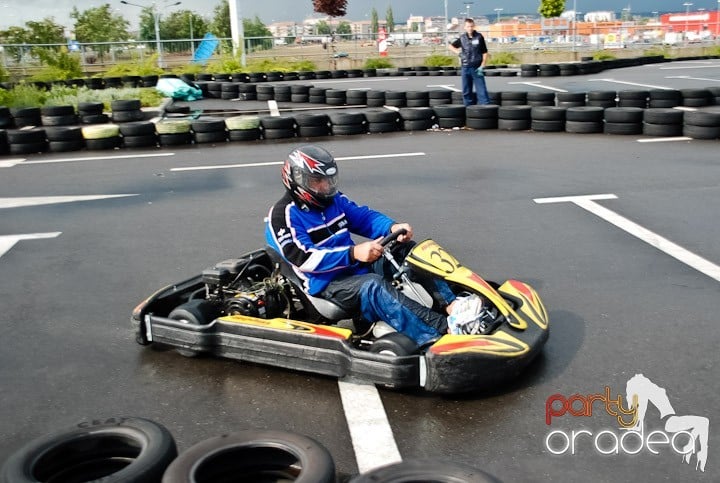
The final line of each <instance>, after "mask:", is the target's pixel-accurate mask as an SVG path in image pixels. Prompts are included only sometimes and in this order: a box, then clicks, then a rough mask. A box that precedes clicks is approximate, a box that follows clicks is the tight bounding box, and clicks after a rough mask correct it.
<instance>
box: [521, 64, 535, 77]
mask: <svg viewBox="0 0 720 483" xmlns="http://www.w3.org/2000/svg"><path fill="white" fill-rule="evenodd" d="M538 70H539V66H538V65H537V64H520V77H537V76H538Z"/></svg>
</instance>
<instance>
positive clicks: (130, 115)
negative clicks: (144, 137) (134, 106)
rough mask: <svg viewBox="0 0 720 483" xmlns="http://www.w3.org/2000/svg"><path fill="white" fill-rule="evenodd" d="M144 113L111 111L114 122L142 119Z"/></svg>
mask: <svg viewBox="0 0 720 483" xmlns="http://www.w3.org/2000/svg"><path fill="white" fill-rule="evenodd" d="M143 119H145V114H144V113H143V112H142V111H139V110H138V111H113V113H112V120H113V122H116V123H121V122H134V121H142V120H143Z"/></svg>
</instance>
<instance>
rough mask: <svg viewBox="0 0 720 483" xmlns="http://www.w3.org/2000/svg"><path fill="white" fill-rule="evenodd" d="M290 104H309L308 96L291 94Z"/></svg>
mask: <svg viewBox="0 0 720 483" xmlns="http://www.w3.org/2000/svg"><path fill="white" fill-rule="evenodd" d="M290 102H295V103H305V102H310V96H308V95H307V94H291V95H290Z"/></svg>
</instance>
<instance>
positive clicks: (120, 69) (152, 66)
mask: <svg viewBox="0 0 720 483" xmlns="http://www.w3.org/2000/svg"><path fill="white" fill-rule="evenodd" d="M164 73H165V71H164V70H162V69H161V68H160V67H158V65H157V55H152V56H150V57H148V58H146V59H144V60H143V61H142V62H140V61H133V62H119V63H117V64H115V65H113V66H112V67H110V68H109V69H108V70H106V71H105V72H103V73H101V74H98V75H97V77H122V76H124V75H139V76H143V75H160V74H164Z"/></svg>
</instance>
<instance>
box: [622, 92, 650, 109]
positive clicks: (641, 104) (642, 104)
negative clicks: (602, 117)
mask: <svg viewBox="0 0 720 483" xmlns="http://www.w3.org/2000/svg"><path fill="white" fill-rule="evenodd" d="M649 97H650V92H649V91H619V92H618V107H636V108H640V109H645V108H646V107H648V98H649Z"/></svg>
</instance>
